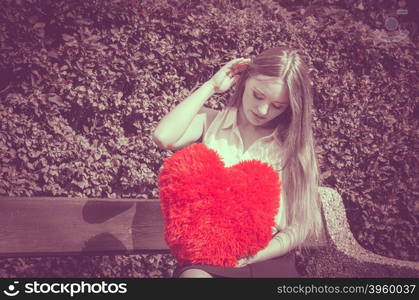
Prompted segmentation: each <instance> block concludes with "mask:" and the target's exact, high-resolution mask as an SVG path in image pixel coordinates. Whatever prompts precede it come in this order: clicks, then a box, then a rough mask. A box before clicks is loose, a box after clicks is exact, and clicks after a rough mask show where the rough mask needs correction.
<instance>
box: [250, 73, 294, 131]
mask: <svg viewBox="0 0 419 300" xmlns="http://www.w3.org/2000/svg"><path fill="white" fill-rule="evenodd" d="M288 106H289V98H288V90H287V88H286V86H285V84H284V82H283V81H282V80H281V79H279V78H277V77H270V76H265V75H257V76H252V77H250V78H249V79H247V81H246V84H245V89H244V92H243V98H242V112H243V114H244V116H245V117H246V119H247V121H248V122H249V123H251V124H252V125H254V126H263V125H266V123H268V122H269V121H271V120H272V119H275V118H276V117H277V116H279V115H280V114H282V113H283V112H284V111H285V110H286V109H287V108H288Z"/></svg>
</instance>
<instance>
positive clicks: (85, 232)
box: [0, 187, 419, 277]
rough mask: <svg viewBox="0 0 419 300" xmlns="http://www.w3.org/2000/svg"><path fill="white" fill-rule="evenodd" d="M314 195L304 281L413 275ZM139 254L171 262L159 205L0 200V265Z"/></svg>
mask: <svg viewBox="0 0 419 300" xmlns="http://www.w3.org/2000/svg"><path fill="white" fill-rule="evenodd" d="M319 192H320V196H321V200H322V203H323V215H324V222H325V225H326V226H325V228H326V229H327V230H326V232H325V241H323V242H320V243H314V244H311V246H310V251H308V252H304V253H297V255H302V257H303V258H304V261H307V263H306V266H305V270H304V272H302V274H301V275H302V276H303V277H418V275H419V263H418V262H411V261H403V260H397V259H392V258H388V257H384V256H380V255H377V254H374V253H372V252H370V251H368V250H366V249H364V248H362V247H361V246H360V245H359V244H358V243H357V242H356V240H355V239H354V237H353V235H352V233H351V231H350V229H349V225H348V222H347V220H346V214H345V208H344V206H343V202H342V199H341V197H340V195H339V194H338V193H337V192H336V191H335V190H333V189H330V188H327V187H321V188H320V190H319ZM139 253H140V254H143V253H144V254H164V255H166V256H167V257H169V259H170V258H171V255H170V251H169V249H168V247H167V245H166V243H165V241H164V237H163V219H162V214H161V210H160V202H159V200H158V199H155V200H147V199H96V198H67V197H0V263H1V262H2V261H3V260H4V259H5V258H29V257H44V258H47V257H57V256H58V257H59V258H64V257H65V256H74V255H76V256H79V255H87V256H98V255H129V254H139ZM59 258H58V259H59ZM171 259H172V260H173V263H172V264H170V265H169V267H168V266H166V267H167V268H171V270H168V272H167V273H166V274H171V272H172V271H173V269H174V267H175V260H174V259H173V258H171ZM41 261H42V260H41ZM9 263H10V260H9ZM84 263H86V260H84ZM50 265H51V263H49V264H47V265H46V266H44V267H45V268H50V267H51V266H50ZM1 267H2V266H1V265H0V269H1ZM39 267H40V266H39V265H38V268H39ZM57 267H58V266H57V265H55V266H54V268H55V269H54V274H62V276H63V277H65V274H66V273H65V272H66V271H65V268H66V267H65V264H63V265H62V266H61V267H62V268H63V270H62V272H60V271H59V270H57ZM41 268H42V267H41ZM42 274H46V273H45V271H44V272H43V273H42ZM33 275H34V274H33V273H32V276H33ZM120 275H121V277H129V276H126V274H125V275H124V274H120ZM150 277H152V275H150Z"/></svg>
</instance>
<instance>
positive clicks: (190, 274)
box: [179, 269, 212, 278]
mask: <svg viewBox="0 0 419 300" xmlns="http://www.w3.org/2000/svg"><path fill="white" fill-rule="evenodd" d="M179 278H212V276H211V274H209V273H207V272H205V271H202V270H200V269H188V270H186V271H183V272H182V273H181V274H180V275H179Z"/></svg>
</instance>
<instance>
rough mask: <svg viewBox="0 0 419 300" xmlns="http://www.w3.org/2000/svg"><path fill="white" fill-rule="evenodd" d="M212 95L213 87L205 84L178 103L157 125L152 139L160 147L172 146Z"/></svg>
mask: <svg viewBox="0 0 419 300" xmlns="http://www.w3.org/2000/svg"><path fill="white" fill-rule="evenodd" d="M213 94H214V87H213V85H212V84H211V83H209V82H206V83H204V84H203V85H202V86H200V87H199V88H198V89H197V90H196V91H195V92H193V93H192V94H191V95H190V96H189V97H187V98H186V99H185V100H183V101H182V102H181V103H179V104H178V105H177V106H176V107H175V108H174V109H173V110H172V111H170V112H169V113H168V114H167V115H166V116H164V117H163V119H162V120H161V121H160V122H159V124H158V125H157V127H156V129H155V131H154V137H155V139H156V140H158V141H159V142H160V143H161V144H162V145H172V144H174V143H175V142H176V141H177V140H178V139H179V138H180V137H182V135H183V133H184V132H185V130H186V129H187V128H188V127H189V125H190V123H191V122H192V120H193V118H194V117H195V115H196V114H197V113H198V112H199V110H200V109H201V107H202V106H203V105H204V103H205V101H207V100H208V98H210V97H211V96H212V95H213Z"/></svg>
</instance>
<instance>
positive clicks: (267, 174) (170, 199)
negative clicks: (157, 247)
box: [158, 143, 280, 267]
mask: <svg viewBox="0 0 419 300" xmlns="http://www.w3.org/2000/svg"><path fill="white" fill-rule="evenodd" d="M158 184H159V188H160V199H161V208H162V212H163V217H164V220H165V240H166V242H167V244H168V246H169V247H170V249H171V252H172V254H173V255H174V256H175V258H176V259H177V260H178V263H179V264H180V265H185V264H208V265H217V266H229V267H234V266H235V265H236V263H237V261H238V259H240V258H242V257H244V256H247V255H255V254H256V253H257V252H258V251H259V250H261V249H263V248H265V247H266V246H267V244H268V242H269V240H270V239H271V237H272V226H274V218H275V215H276V214H277V212H278V208H279V195H280V179H279V175H278V173H277V172H275V171H274V170H273V168H272V167H271V166H269V165H268V164H267V163H262V162H261V161H259V160H248V161H242V162H240V163H238V164H236V165H234V166H231V167H229V168H226V167H225V166H224V163H223V162H222V161H221V159H220V157H219V155H218V153H217V152H215V151H214V150H212V149H209V148H207V147H206V146H205V145H204V144H200V143H195V144H192V145H190V146H188V147H185V148H184V149H182V150H180V151H178V152H176V153H174V154H173V155H172V156H171V157H169V158H167V159H166V160H165V161H164V164H163V168H162V170H161V172H160V174H159V180H158Z"/></svg>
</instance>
